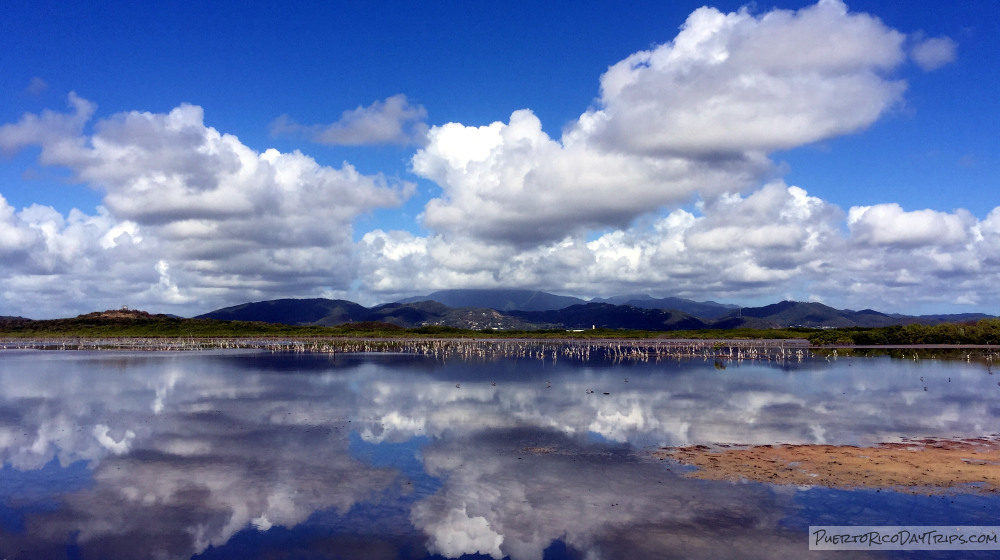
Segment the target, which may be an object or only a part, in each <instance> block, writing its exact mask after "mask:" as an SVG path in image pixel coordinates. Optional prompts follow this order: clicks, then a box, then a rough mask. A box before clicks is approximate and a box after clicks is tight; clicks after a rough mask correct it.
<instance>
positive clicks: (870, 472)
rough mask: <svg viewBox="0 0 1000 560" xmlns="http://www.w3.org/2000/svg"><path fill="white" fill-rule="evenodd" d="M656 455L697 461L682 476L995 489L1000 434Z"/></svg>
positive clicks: (928, 490) (923, 489) (923, 490)
mask: <svg viewBox="0 0 1000 560" xmlns="http://www.w3.org/2000/svg"><path fill="white" fill-rule="evenodd" d="M654 456H656V457H658V458H661V459H669V460H673V461H676V462H678V463H680V464H682V465H689V466H694V467H696V469H695V470H693V471H691V472H689V473H687V476H690V477H693V478H700V479H706V480H732V481H738V480H749V481H754V482H765V483H770V484H785V485H795V486H825V487H829V488H841V489H856V488H871V489H891V490H896V491H904V492H911V493H919V494H938V493H942V492H960V493H996V492H998V491H1000V434H993V435H990V436H986V437H976V438H955V439H946V438H921V439H903V440H902V441H900V442H892V443H880V444H878V445H874V446H871V447H858V446H854V445H819V444H809V445H792V444H779V445H753V446H743V445H729V444H718V445H713V446H707V445H694V446H685V447H665V448H662V449H660V450H659V451H657V452H655V453H654Z"/></svg>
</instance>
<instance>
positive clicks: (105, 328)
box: [0, 310, 1000, 347]
mask: <svg viewBox="0 0 1000 560" xmlns="http://www.w3.org/2000/svg"><path fill="white" fill-rule="evenodd" d="M0 337H2V338H7V339H24V338H40V339H48V338H106V337H114V338H123V337H143V338H170V337H175V338H176V337H185V338H248V337H249V338H255V337H294V338H357V337H362V338H384V339H399V338H428V337H431V338H433V337H448V338H461V339H483V338H499V339H505V338H527V339H534V340H545V339H566V340H593V339H608V338H610V339H618V340H624V339H642V340H650V339H653V340H667V339H675V340H676V339H691V340H733V341H735V340H776V341H782V340H805V341H808V345H809V346H814V347H852V346H854V347H865V346H926V345H962V346H983V347H993V346H1000V319H980V320H978V321H974V322H966V323H941V324H936V325H921V324H909V325H895V326H886V327H839V328H822V329H819V328H808V327H789V328H770V329H753V328H731V329H697V330H655V331H653V330H626V329H601V328H596V329H575V330H568V329H541V330H513V329H511V330H497V329H486V330H473V329H462V328H456V327H448V326H440V325H426V326H420V327H416V328H403V327H400V326H398V325H394V324H391V323H384V322H376V321H366V322H353V323H344V324H340V325H337V326H329V327H328V326H315V325H288V324H282V323H264V322H256V321H227V320H218V319H186V318H182V317H174V316H169V315H153V314H150V313H147V312H145V311H136V310H109V311H103V312H94V313H88V314H86V315H80V316H78V317H73V318H66V319H42V320H35V319H24V318H20V317H6V318H0Z"/></svg>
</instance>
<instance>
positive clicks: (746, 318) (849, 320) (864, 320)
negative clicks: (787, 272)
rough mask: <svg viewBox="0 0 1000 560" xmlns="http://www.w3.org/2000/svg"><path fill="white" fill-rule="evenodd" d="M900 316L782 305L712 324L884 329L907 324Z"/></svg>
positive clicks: (744, 311)
mask: <svg viewBox="0 0 1000 560" xmlns="http://www.w3.org/2000/svg"><path fill="white" fill-rule="evenodd" d="M908 319H914V318H906V319H904V317H903V316H898V315H897V316H893V315H887V314H885V313H879V312H878V311H874V310H871V309H863V310H861V311H853V310H850V309H834V308H833V307H830V306H828V305H823V304H822V303H816V302H802V301H782V302H780V303H773V304H771V305H765V306H764V307H743V308H740V309H738V310H736V311H733V312H730V313H729V314H728V315H726V316H725V317H722V318H720V319H719V320H717V321H715V323H714V324H713V326H714V327H716V328H725V329H729V328H735V327H749V328H757V329H768V328H785V327H809V328H834V327H887V326H890V325H900V324H905V323H907V322H916V321H915V320H908Z"/></svg>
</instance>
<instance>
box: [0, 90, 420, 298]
mask: <svg viewBox="0 0 1000 560" xmlns="http://www.w3.org/2000/svg"><path fill="white" fill-rule="evenodd" d="M70 103H71V105H72V106H73V108H74V110H73V111H72V112H71V113H55V112H45V113H42V114H41V115H33V114H28V115H25V116H24V117H22V118H21V120H20V121H18V122H16V123H12V124H7V125H4V126H3V127H0V147H3V148H4V149H5V150H7V151H16V150H18V149H20V148H22V147H25V146H33V145H35V146H40V148H41V152H40V156H39V160H40V162H41V163H43V164H46V165H59V166H64V167H66V168H69V169H70V170H72V171H73V173H74V175H75V178H76V179H77V180H79V181H82V182H85V183H87V184H88V185H90V186H91V187H93V188H96V189H99V190H100V191H102V192H103V193H104V201H103V208H102V209H99V213H98V215H97V216H86V215H84V214H83V213H82V212H79V211H76V210H74V211H73V212H71V213H70V215H69V216H68V218H64V217H62V216H61V215H59V214H58V213H57V212H55V211H54V210H52V209H51V208H41V207H32V208H27V209H24V210H21V211H20V212H15V211H14V210H13V209H12V208H10V207H9V205H7V204H6V202H3V203H2V204H0V228H3V232H4V234H5V235H4V236H3V239H4V241H3V242H2V245H0V251H3V252H4V253H5V255H8V256H10V258H11V260H6V261H5V263H6V264H8V265H10V266H5V267H4V269H3V271H2V273H3V274H4V276H8V277H14V276H20V279H21V281H22V282H24V283H25V284H33V283H35V284H41V283H44V282H45V281H46V279H45V278H42V277H35V278H34V282H32V279H31V278H30V277H31V275H37V274H39V273H41V272H45V273H49V274H53V273H54V274H65V275H67V276H69V275H70V274H72V276H71V281H72V282H83V281H102V280H97V278H98V277H102V276H105V277H106V276H111V275H112V274H113V273H115V272H116V271H117V272H118V273H119V274H120V275H119V276H116V277H115V278H118V279H131V280H132V281H133V283H132V284H131V285H129V283H128V282H125V284H126V285H124V286H122V285H119V286H117V287H118V288H120V291H119V292H118V293H117V294H118V295H117V296H116V299H117V300H118V301H116V302H115V306H117V305H120V304H122V303H130V302H128V301H126V302H122V301H121V299H123V298H126V297H127V298H129V300H130V301H131V302H132V304H141V305H145V304H149V303H153V304H156V303H160V304H178V303H189V304H192V303H195V302H198V301H203V302H206V303H207V302H212V303H213V304H216V305H217V304H218V303H220V302H221V301H225V300H228V301H230V302H238V301H242V300H245V299H247V298H248V297H253V296H258V297H259V296H264V295H265V294H267V295H278V294H283V295H300V294H302V293H308V292H312V293H316V292H317V291H318V290H321V289H329V288H335V289H336V288H345V287H347V285H349V284H350V283H351V281H352V280H353V278H354V276H355V273H354V270H355V268H356V263H355V260H354V255H353V245H352V239H351V237H352V221H353V219H354V218H355V217H356V216H357V215H359V214H360V213H364V212H368V211H370V210H372V209H375V208H380V207H392V206H396V205H398V204H399V203H400V202H401V201H402V200H403V199H404V198H406V197H408V196H409V195H410V194H411V193H412V192H413V185H411V184H408V183H401V184H392V183H390V181H388V180H387V179H386V178H384V177H383V176H381V175H375V176H366V175H362V174H361V173H359V172H357V171H356V170H355V169H354V168H353V167H352V166H351V165H349V164H347V163H345V164H344V165H343V166H342V167H341V168H339V169H337V168H333V167H328V166H323V165H320V164H319V163H317V162H316V161H315V160H314V159H312V158H311V157H309V156H306V155H304V154H302V153H300V152H297V151H295V152H291V153H281V152H278V151H277V150H274V149H269V150H266V151H264V152H262V153H261V152H257V151H255V150H253V149H251V148H250V147H248V146H246V145H244V144H243V143H241V142H240V141H239V139H237V138H236V137H235V136H232V135H230V134H223V133H220V132H219V131H217V130H216V129H214V128H212V127H209V126H206V125H205V124H204V116H203V112H202V109H201V108H200V107H197V106H194V105H181V106H179V107H177V108H175V109H173V110H172V111H170V112H169V113H148V112H138V111H133V112H128V113H121V114H117V115H113V116H112V117H110V118H107V119H104V120H101V121H99V122H97V123H96V124H95V125H94V132H93V133H91V134H87V133H85V132H84V128H85V126H86V124H87V122H88V121H89V119H90V117H91V115H92V113H93V112H94V110H95V107H94V105H93V104H92V103H90V102H87V101H85V100H83V99H81V98H79V97H78V96H76V95H71V96H70ZM125 250H131V251H132V253H131V254H129V255H128V258H127V259H121V258H120V257H122V255H121V254H120V253H121V252H122V251H125ZM112 253H119V254H117V255H112ZM16 262H22V263H24V264H22V265H17V264H16ZM125 268H127V269H128V270H122V269H125ZM168 271H169V276H168ZM88 275H89V276H90V278H89V280H85V279H86V278H87V277H88ZM150 275H151V276H152V284H150V283H148V280H147V281H146V283H143V281H139V282H140V283H139V284H138V285H136V283H134V282H136V281H138V277H139V276H141V277H143V278H146V279H148V278H149V277H150ZM108 281H109V283H112V284H114V283H116V282H115V281H114V280H112V279H108ZM147 291H148V292H149V293H148V294H147V295H148V296H149V297H143V296H142V294H143V293H144V292H147ZM125 294H128V295H125ZM137 294H138V296H137ZM227 294H228V295H227ZM17 299H18V298H16V297H15V296H11V300H12V301H16V300H17ZM62 299H63V300H65V301H73V300H74V299H78V298H77V297H76V295H75V294H72V293H64V294H63V295H62ZM90 299H91V302H94V301H101V298H98V297H92V298H90ZM135 299H139V300H140V301H138V302H135V301H134V300H135ZM92 304H93V303H91V305H92ZM12 305H14V306H15V307H16V304H12ZM203 305H204V304H203ZM205 310H207V309H205ZM25 313H27V314H29V315H36V314H35V313H32V312H30V311H27V310H26V311H25Z"/></svg>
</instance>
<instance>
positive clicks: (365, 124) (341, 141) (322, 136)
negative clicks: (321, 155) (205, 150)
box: [271, 94, 427, 146]
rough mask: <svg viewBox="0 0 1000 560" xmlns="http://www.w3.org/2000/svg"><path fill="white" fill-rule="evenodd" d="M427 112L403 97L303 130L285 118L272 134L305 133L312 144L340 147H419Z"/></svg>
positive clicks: (273, 126)
mask: <svg viewBox="0 0 1000 560" xmlns="http://www.w3.org/2000/svg"><path fill="white" fill-rule="evenodd" d="M426 119H427V109H425V108H424V106H423V105H411V104H410V102H409V100H408V99H407V98H406V96H405V95H403V94H397V95H393V96H392V97H388V98H386V99H385V100H383V101H376V102H374V103H372V104H371V105H369V106H367V107H358V108H356V109H353V110H350V111H344V112H343V114H341V116H340V118H339V119H338V120H336V121H335V122H333V123H331V124H328V125H314V126H306V125H300V124H297V123H295V122H294V121H292V120H291V119H290V118H289V117H288V116H287V115H284V116H281V117H279V118H278V119H276V120H275V121H274V122H273V123H272V124H271V131H272V132H273V133H275V134H283V133H295V134H299V133H304V134H306V135H307V136H308V137H309V138H310V139H311V140H313V141H314V142H318V143H320V144H333V145H340V146H363V145H374V144H398V145H401V146H406V145H410V144H422V143H423V141H424V136H425V135H426V134H427V124H426V122H425V121H426Z"/></svg>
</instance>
